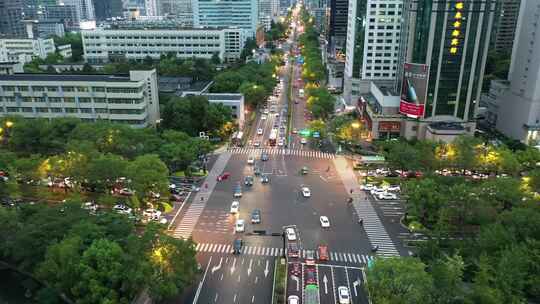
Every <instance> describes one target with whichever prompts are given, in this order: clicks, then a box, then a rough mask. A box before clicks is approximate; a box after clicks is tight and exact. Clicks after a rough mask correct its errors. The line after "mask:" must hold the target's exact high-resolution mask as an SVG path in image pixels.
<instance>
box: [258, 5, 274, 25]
mask: <svg viewBox="0 0 540 304" xmlns="http://www.w3.org/2000/svg"><path fill="white" fill-rule="evenodd" d="M272 1H273V0H259V23H260V24H262V25H264V27H265V29H266V30H269V29H270V23H271V22H272Z"/></svg>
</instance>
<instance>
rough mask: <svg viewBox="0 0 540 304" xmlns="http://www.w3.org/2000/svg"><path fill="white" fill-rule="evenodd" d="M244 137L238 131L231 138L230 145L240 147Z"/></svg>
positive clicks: (242, 133)
mask: <svg viewBox="0 0 540 304" xmlns="http://www.w3.org/2000/svg"><path fill="white" fill-rule="evenodd" d="M243 137H244V132H242V131H238V132H235V133H234V134H233V136H232V143H233V144H234V145H236V146H242V145H243V143H242V138H243Z"/></svg>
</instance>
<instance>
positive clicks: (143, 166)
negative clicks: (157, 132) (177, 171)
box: [126, 154, 169, 199]
mask: <svg viewBox="0 0 540 304" xmlns="http://www.w3.org/2000/svg"><path fill="white" fill-rule="evenodd" d="M126 175H127V177H129V179H131V186H132V187H133V189H134V190H135V191H136V194H137V195H138V197H139V198H140V199H143V198H144V197H146V196H148V195H149V194H150V191H152V192H155V193H165V191H167V189H168V186H169V170H168V169H167V166H166V165H165V164H164V163H163V162H162V161H161V160H160V159H159V157H158V156H157V155H153V154H147V155H143V156H139V157H137V158H136V159H135V160H134V161H132V162H131V163H129V165H128V167H127V169H126Z"/></svg>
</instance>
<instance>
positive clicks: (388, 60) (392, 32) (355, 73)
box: [343, 0, 403, 104]
mask: <svg viewBox="0 0 540 304" xmlns="http://www.w3.org/2000/svg"><path fill="white" fill-rule="evenodd" d="M402 10H403V0H367V1H366V0H351V1H349V10H348V22H347V47H346V50H347V52H346V54H347V55H346V59H345V72H344V81H343V82H344V84H343V97H344V99H345V100H346V102H347V103H349V104H355V102H356V100H357V99H358V98H359V97H360V95H361V94H363V93H368V92H369V91H370V82H372V81H373V82H376V83H377V84H381V85H384V86H387V85H388V86H390V85H392V84H393V82H394V81H395V79H396V73H397V66H398V61H399V46H400V31H401V14H402Z"/></svg>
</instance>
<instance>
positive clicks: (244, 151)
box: [229, 148, 336, 159]
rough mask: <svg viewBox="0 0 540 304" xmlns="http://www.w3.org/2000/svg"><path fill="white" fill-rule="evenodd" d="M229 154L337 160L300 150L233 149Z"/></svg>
mask: <svg viewBox="0 0 540 304" xmlns="http://www.w3.org/2000/svg"><path fill="white" fill-rule="evenodd" d="M229 152H231V153H233V154H245V155H251V156H255V157H259V156H260V155H261V154H262V152H266V153H268V154H270V155H285V156H303V157H308V158H326V159H333V158H336V155H335V154H332V153H326V152H320V151H310V150H298V149H282V148H258V149H257V148H231V149H229Z"/></svg>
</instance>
